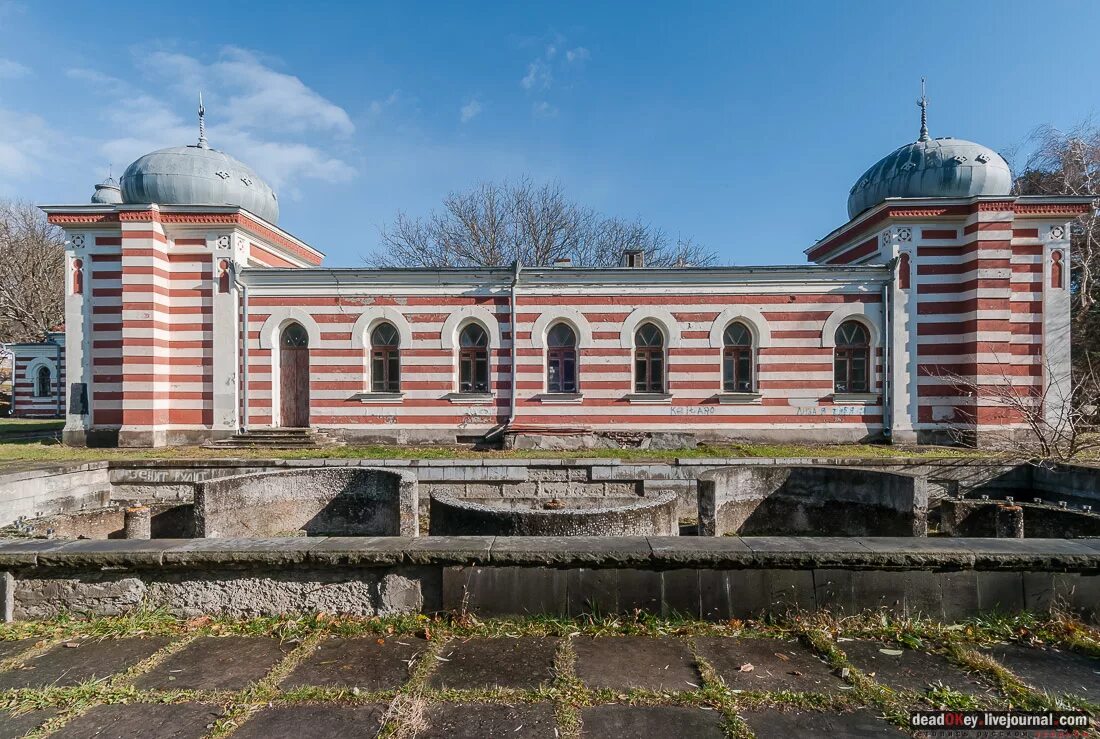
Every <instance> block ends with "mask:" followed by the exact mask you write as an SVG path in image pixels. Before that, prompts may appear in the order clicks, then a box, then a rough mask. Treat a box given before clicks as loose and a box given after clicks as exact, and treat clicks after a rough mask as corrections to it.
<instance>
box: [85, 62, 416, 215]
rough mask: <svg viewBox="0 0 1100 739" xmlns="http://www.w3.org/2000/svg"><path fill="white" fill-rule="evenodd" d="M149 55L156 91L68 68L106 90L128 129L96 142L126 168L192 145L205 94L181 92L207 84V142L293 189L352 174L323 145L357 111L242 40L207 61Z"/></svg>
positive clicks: (117, 127)
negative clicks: (282, 68) (271, 63)
mask: <svg viewBox="0 0 1100 739" xmlns="http://www.w3.org/2000/svg"><path fill="white" fill-rule="evenodd" d="M143 59H144V60H145V61H146V62H147V63H146V64H145V66H144V71H145V73H146V75H147V76H148V77H149V80H150V83H151V89H155V90H156V91H157V92H156V93H155V94H154V93H150V92H147V91H145V90H143V89H141V88H139V87H137V86H135V85H131V84H129V83H127V82H124V81H122V80H120V79H118V78H116V77H112V76H110V75H107V74H104V73H102V72H99V71H98V70H95V69H70V70H69V71H68V72H67V75H68V76H69V77H70V78H71V79H76V80H81V81H84V82H87V83H89V85H91V86H93V87H94V88H95V89H97V90H98V91H99V92H100V93H101V94H102V95H104V97H106V98H107V101H106V103H105V107H104V116H105V118H106V120H107V121H108V122H109V123H110V124H111V129H112V130H113V131H119V132H122V134H123V135H120V136H116V137H114V138H110V139H107V140H105V141H101V142H100V143H99V146H98V150H99V152H100V154H101V155H102V156H104V157H105V160H106V161H107V162H113V163H115V164H118V165H119V166H126V164H128V163H129V162H131V161H133V160H134V159H136V158H137V157H139V156H141V155H142V154H145V153H148V152H150V151H153V150H155V149H159V148H163V147H166V146H179V145H181V144H191V143H194V142H195V140H196V139H197V137H198V124H197V121H196V119H195V117H194V116H195V113H194V112H193V111H194V110H195V106H196V105H197V102H198V101H197V99H195V100H193V101H192V102H190V103H189V104H181V100H183V99H189V100H190V99H191V98H192V96H196V97H197V94H198V91H199V90H202V91H203V97H204V99H205V102H206V110H207V115H206V123H207V129H206V137H207V140H208V141H209V142H210V145H211V146H213V147H215V148H217V149H221V150H222V151H226V152H228V153H230V154H231V155H232V156H234V157H236V158H238V159H240V160H241V161H243V162H245V163H246V164H248V165H249V166H250V167H252V168H253V169H255V170H256V171H257V172H258V173H260V174H261V175H262V176H263V177H264V178H265V179H266V180H268V182H269V183H270V184H271V185H272V186H273V187H275V188H276V189H277V190H278V189H280V188H286V189H287V190H288V192H285V193H281V194H284V195H290V196H291V197H293V196H295V195H296V193H297V188H298V184H299V181H300V180H302V179H314V180H321V181H324V182H346V181H347V180H349V179H351V178H353V177H354V176H355V169H354V168H353V167H352V166H351V165H349V164H348V163H346V162H345V161H343V159H342V158H341V157H340V156H338V155H337V154H334V153H331V152H329V151H326V149H328V148H330V146H331V144H332V137H334V136H335V137H337V138H345V137H346V136H348V135H350V134H352V133H354V131H355V126H354V124H353V123H352V121H351V118H350V116H349V115H348V114H347V112H346V111H345V110H344V109H343V108H341V107H340V106H338V105H336V104H335V103H333V102H331V101H329V100H327V99H326V98H325V97H324V96H322V95H321V94H320V93H318V92H316V91H315V90H313V89H311V88H310V87H308V86H307V85H306V84H305V83H304V82H302V81H301V80H300V79H299V78H298V77H295V76H293V75H289V74H285V73H283V72H279V71H276V70H274V69H272V68H271V67H270V66H268V65H267V64H265V63H263V62H262V61H261V60H260V59H259V57H257V56H256V55H255V54H253V53H252V52H249V51H247V50H244V49H238V48H235V47H230V48H227V49H225V50H224V51H223V53H222V56H221V58H220V59H218V60H216V61H214V62H212V63H210V64H206V63H204V62H202V61H200V60H198V59H196V58H194V57H190V56H188V55H186V54H178V53H169V52H156V53H154V54H152V55H150V56H149V57H143ZM166 90H168V91H170V93H169V94H168V95H166V94H165V91H166ZM397 95H398V93H397V92H394V93H393V94H392V95H391V96H390V97H389V98H388V99H387V100H385V101H376V103H372V104H371V111H373V112H374V114H378V113H380V112H381V110H382V109H383V108H384V107H387V106H389V105H392V104H393V103H394V102H395V101H396V100H397ZM376 108H377V109H376Z"/></svg>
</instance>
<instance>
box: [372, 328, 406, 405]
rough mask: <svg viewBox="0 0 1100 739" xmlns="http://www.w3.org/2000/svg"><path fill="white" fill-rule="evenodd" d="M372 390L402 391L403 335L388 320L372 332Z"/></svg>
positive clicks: (380, 391) (384, 391)
mask: <svg viewBox="0 0 1100 739" xmlns="http://www.w3.org/2000/svg"><path fill="white" fill-rule="evenodd" d="M370 384H371V388H370V389H371V392H375V393H399V392H401V337H400V336H399V335H398V333H397V328H396V327H395V326H394V325H393V324H392V323H389V322H388V321H384V322H382V323H379V324H378V325H377V326H375V328H374V330H373V331H371V333H370Z"/></svg>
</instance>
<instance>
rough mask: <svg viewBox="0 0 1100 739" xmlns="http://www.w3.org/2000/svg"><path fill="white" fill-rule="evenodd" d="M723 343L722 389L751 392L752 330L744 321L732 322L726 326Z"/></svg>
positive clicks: (734, 391) (733, 391)
mask: <svg viewBox="0 0 1100 739" xmlns="http://www.w3.org/2000/svg"><path fill="white" fill-rule="evenodd" d="M722 344H723V346H722V389H723V390H724V391H725V392H727V393H751V392H752V389H753V378H752V375H753V351H752V332H751V331H749V328H748V326H746V325H745V324H743V323H731V324H730V325H729V326H726V331H725V333H724V334H723V337H722Z"/></svg>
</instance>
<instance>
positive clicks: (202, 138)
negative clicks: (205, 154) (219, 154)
mask: <svg viewBox="0 0 1100 739" xmlns="http://www.w3.org/2000/svg"><path fill="white" fill-rule="evenodd" d="M199 148H201V149H209V148H210V146H209V145H208V144H207V143H206V108H205V107H203V104H202V91H201V90H200V91H199Z"/></svg>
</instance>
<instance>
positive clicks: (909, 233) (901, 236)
mask: <svg viewBox="0 0 1100 739" xmlns="http://www.w3.org/2000/svg"><path fill="white" fill-rule="evenodd" d="M912 240H913V229H912V228H910V227H909V226H902V227H901V228H899V229H898V241H912Z"/></svg>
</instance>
